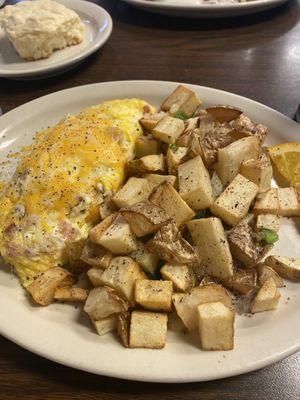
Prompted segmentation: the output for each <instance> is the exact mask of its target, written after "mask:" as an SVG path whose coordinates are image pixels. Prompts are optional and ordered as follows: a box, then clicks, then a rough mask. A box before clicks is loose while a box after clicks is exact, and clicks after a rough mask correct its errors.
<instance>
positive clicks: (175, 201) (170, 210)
mask: <svg viewBox="0 0 300 400" xmlns="http://www.w3.org/2000/svg"><path fill="white" fill-rule="evenodd" d="M150 201H152V202H153V203H154V204H157V205H158V206H160V207H162V208H163V209H164V210H165V212H166V213H167V214H168V215H169V216H170V217H171V218H173V219H174V221H175V222H176V225H177V226H181V225H183V224H184V223H185V222H186V221H189V220H190V219H192V218H193V217H194V216H195V213H194V211H193V210H192V209H191V208H190V207H189V206H188V205H187V203H186V202H185V201H184V200H183V199H182V197H181V196H180V195H179V194H178V192H177V191H176V190H175V189H174V187H173V186H172V185H171V184H170V183H168V182H165V183H163V184H161V185H160V186H159V187H158V188H157V189H156V190H155V191H154V192H153V193H152V194H151V196H150Z"/></svg>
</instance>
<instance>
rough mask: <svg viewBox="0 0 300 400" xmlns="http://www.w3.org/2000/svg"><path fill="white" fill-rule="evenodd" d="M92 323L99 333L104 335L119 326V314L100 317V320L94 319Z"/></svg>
mask: <svg viewBox="0 0 300 400" xmlns="http://www.w3.org/2000/svg"><path fill="white" fill-rule="evenodd" d="M92 324H93V325H94V328H95V329H96V332H97V333H98V335H100V336H103V335H106V334H107V333H109V332H112V331H114V330H115V329H116V327H117V315H116V314H115V315H110V316H109V317H106V318H103V319H100V320H99V321H93V320H92Z"/></svg>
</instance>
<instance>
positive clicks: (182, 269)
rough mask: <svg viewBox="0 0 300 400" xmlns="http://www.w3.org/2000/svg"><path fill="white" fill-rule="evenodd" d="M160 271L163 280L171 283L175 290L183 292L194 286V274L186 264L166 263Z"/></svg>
mask: <svg viewBox="0 0 300 400" xmlns="http://www.w3.org/2000/svg"><path fill="white" fill-rule="evenodd" d="M160 273H161V276H162V277H163V279H164V280H166V281H171V282H172V283H173V287H174V291H175V292H184V293H185V292H188V291H189V290H190V289H191V288H192V287H194V286H195V274H194V272H193V270H192V268H191V267H189V266H187V265H182V264H169V263H166V264H165V265H164V266H163V267H162V268H161V270H160Z"/></svg>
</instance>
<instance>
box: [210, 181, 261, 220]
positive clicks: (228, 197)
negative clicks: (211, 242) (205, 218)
mask: <svg viewBox="0 0 300 400" xmlns="http://www.w3.org/2000/svg"><path fill="white" fill-rule="evenodd" d="M257 192H258V186H257V185H255V183H253V182H251V181H249V180H248V179H246V178H244V177H243V176H242V175H237V176H236V177H235V178H234V180H233V181H232V182H231V183H230V185H229V186H227V188H226V189H225V190H224V192H223V193H222V194H221V195H220V196H219V197H218V198H217V199H216V200H215V202H214V203H213V205H212V206H211V207H210V209H211V212H212V213H213V214H215V215H216V216H217V217H220V218H221V219H222V220H223V221H225V222H226V223H227V224H228V225H233V226H234V225H236V224H237V223H238V222H239V221H240V220H241V219H242V218H244V217H245V216H246V215H247V213H248V210H249V208H250V205H251V202H252V200H253V199H254V198H255V196H256V194H257Z"/></svg>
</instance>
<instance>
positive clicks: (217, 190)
mask: <svg viewBox="0 0 300 400" xmlns="http://www.w3.org/2000/svg"><path fill="white" fill-rule="evenodd" d="M210 183H211V187H212V192H213V198H214V199H216V198H217V197H219V196H220V195H221V193H222V192H223V190H224V186H223V183H222V181H221V179H220V178H219V176H218V174H217V173H216V171H214V173H213V174H212V177H211V179H210Z"/></svg>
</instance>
